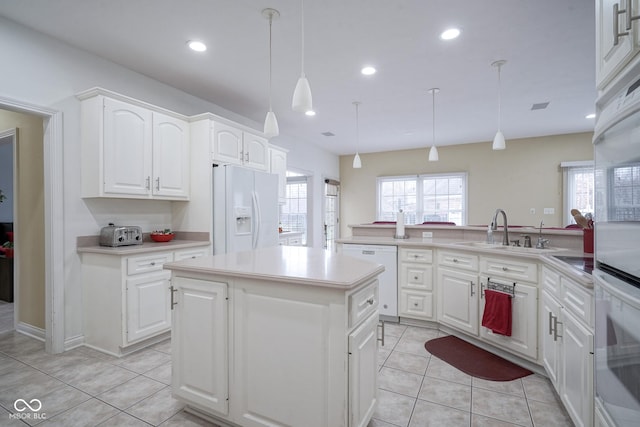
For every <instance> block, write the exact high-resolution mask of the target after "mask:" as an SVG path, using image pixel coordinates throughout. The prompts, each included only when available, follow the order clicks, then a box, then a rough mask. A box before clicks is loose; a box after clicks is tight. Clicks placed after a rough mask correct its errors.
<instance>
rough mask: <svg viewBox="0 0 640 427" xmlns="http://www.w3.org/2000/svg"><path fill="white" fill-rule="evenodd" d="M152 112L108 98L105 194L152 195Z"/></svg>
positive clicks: (105, 104)
mask: <svg viewBox="0 0 640 427" xmlns="http://www.w3.org/2000/svg"><path fill="white" fill-rule="evenodd" d="M151 149H152V119H151V111H149V110H147V109H145V108H141V107H136V106H134V105H129V104H127V103H124V102H120V101H116V100H113V99H110V98H104V144H103V155H104V158H103V164H102V165H101V166H99V165H96V167H103V168H104V192H105V194H107V195H109V194H113V195H118V194H127V195H138V196H140V195H144V196H147V195H150V194H151Z"/></svg>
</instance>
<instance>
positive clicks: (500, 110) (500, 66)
mask: <svg viewBox="0 0 640 427" xmlns="http://www.w3.org/2000/svg"><path fill="white" fill-rule="evenodd" d="M501 68H502V64H500V65H498V130H499V131H501V130H502V84H501V82H500V80H501V79H500V70H501Z"/></svg>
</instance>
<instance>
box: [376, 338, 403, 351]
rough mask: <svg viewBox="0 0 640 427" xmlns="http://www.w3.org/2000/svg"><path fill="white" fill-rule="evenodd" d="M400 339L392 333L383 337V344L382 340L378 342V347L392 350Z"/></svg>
mask: <svg viewBox="0 0 640 427" xmlns="http://www.w3.org/2000/svg"><path fill="white" fill-rule="evenodd" d="M399 340H400V337H398V336H393V335H389V336H386V335H385V337H384V345H382V342H380V343H378V344H379V345H378V347H379V348H385V349H387V350H393V349H394V348H395V346H396V344H398V341H399Z"/></svg>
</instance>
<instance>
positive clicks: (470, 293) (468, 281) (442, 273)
mask: <svg viewBox="0 0 640 427" xmlns="http://www.w3.org/2000/svg"><path fill="white" fill-rule="evenodd" d="M437 294H438V319H439V320H440V322H442V323H444V324H446V325H449V326H452V327H454V328H457V329H460V330H461V331H464V332H467V333H469V334H472V335H478V275H477V274H471V273H466V272H462V271H456V270H449V269H446V268H441V269H440V270H439V273H438V291H437Z"/></svg>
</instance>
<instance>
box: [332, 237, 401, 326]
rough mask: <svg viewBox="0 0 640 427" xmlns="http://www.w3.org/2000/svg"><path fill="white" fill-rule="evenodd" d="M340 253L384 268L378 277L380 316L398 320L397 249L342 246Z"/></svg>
mask: <svg viewBox="0 0 640 427" xmlns="http://www.w3.org/2000/svg"><path fill="white" fill-rule="evenodd" d="M342 253H343V254H344V255H349V256H353V257H356V258H360V259H364V260H366V261H371V262H375V263H378V264H382V265H383V266H384V272H382V274H381V275H380V276H379V277H378V281H379V284H378V287H379V289H378V298H380V304H379V310H380V315H382V316H386V317H389V318H391V317H393V318H394V319H389V320H396V321H397V320H398V247H397V246H392V245H356V244H351V243H343V244H342Z"/></svg>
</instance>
